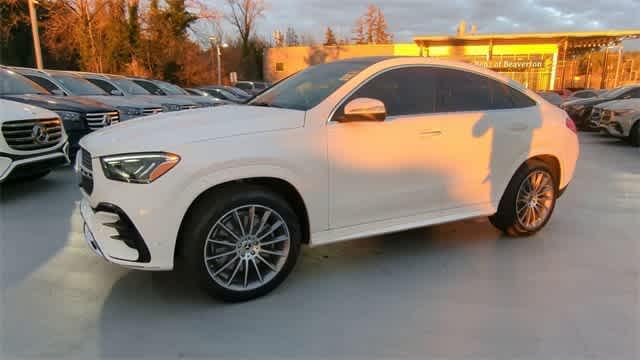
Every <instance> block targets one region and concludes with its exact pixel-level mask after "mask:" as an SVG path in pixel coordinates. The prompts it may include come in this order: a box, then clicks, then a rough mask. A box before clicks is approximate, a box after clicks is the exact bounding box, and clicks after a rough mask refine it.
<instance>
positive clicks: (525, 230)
mask: <svg viewBox="0 0 640 360" xmlns="http://www.w3.org/2000/svg"><path fill="white" fill-rule="evenodd" d="M534 172H544V173H546V174H548V175H549V178H550V181H551V184H550V185H551V188H552V189H553V193H552V195H551V196H550V199H549V201H550V206H549V211H548V213H547V215H546V218H544V220H543V221H542V222H541V223H540V224H538V225H537V226H534V227H527V226H525V225H523V223H522V221H520V220H519V219H518V214H517V208H516V206H517V198H518V193H519V191H520V189H521V186H523V183H524V182H525V180H527V179H528V177H529V175H530V174H533V173H534ZM558 193H559V192H558V179H557V178H556V177H555V176H554V174H553V172H552V171H551V169H550V168H549V166H548V165H547V164H545V163H544V162H542V161H538V160H529V161H527V162H526V163H525V164H523V165H522V166H521V167H520V168H519V169H518V171H517V172H516V174H515V175H514V176H513V178H512V179H511V181H510V182H509V185H508V186H507V189H506V191H505V193H504V195H503V196H502V199H501V200H500V204H499V205H498V212H497V213H495V214H494V215H492V216H490V217H489V220H490V221H491V223H492V224H493V225H494V226H495V227H496V228H498V229H499V230H501V231H503V232H504V233H506V234H508V235H510V236H528V235H533V234H535V233H537V232H538V231H540V230H541V229H542V228H543V227H544V226H545V225H546V224H547V222H548V221H549V219H550V218H551V215H552V214H553V210H554V209H555V205H556V200H557V198H558Z"/></svg>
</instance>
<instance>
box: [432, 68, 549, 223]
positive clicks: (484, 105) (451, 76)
mask: <svg viewBox="0 0 640 360" xmlns="http://www.w3.org/2000/svg"><path fill="white" fill-rule="evenodd" d="M535 105H536V103H535V102H534V101H533V100H531V99H529V98H528V97H527V96H526V95H524V94H522V93H520V92H519V91H517V90H515V89H514V88H512V87H510V86H509V85H507V84H504V83H502V82H498V81H496V80H494V79H491V78H489V77H486V76H484V75H481V74H477V73H472V72H467V71H463V70H457V69H442V70H440V72H439V74H438V92H437V102H436V110H437V111H438V112H439V113H441V115H442V132H443V137H444V141H445V143H446V147H445V148H444V149H443V151H442V156H443V159H444V163H445V164H446V168H445V172H446V174H447V177H446V179H447V182H446V184H445V188H446V190H445V191H444V193H443V196H444V199H443V207H444V208H458V207H469V208H473V209H475V210H480V211H484V210H487V211H488V210H489V209H490V206H489V205H490V204H491V203H492V202H494V201H496V199H499V198H500V196H501V194H498V192H499V191H500V189H499V186H498V185H501V184H502V183H503V181H504V180H505V178H507V177H510V176H511V174H510V173H509V172H510V171H511V167H512V165H513V163H514V161H516V159H517V158H518V157H519V156H520V155H521V154H522V153H524V152H527V151H528V150H529V147H530V144H531V137H532V131H533V130H534V129H535V128H536V127H539V126H540V114H539V112H536V111H535V109H534V108H532V107H534V106H535Z"/></svg>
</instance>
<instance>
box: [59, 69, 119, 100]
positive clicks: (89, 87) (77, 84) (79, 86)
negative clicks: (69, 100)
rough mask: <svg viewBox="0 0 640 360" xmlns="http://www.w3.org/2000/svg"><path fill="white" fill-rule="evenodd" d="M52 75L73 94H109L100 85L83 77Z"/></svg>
mask: <svg viewBox="0 0 640 360" xmlns="http://www.w3.org/2000/svg"><path fill="white" fill-rule="evenodd" d="M52 77H53V78H54V79H56V80H58V81H59V82H60V83H61V84H62V85H63V86H64V87H66V88H67V89H69V91H71V94H72V95H107V93H106V92H104V91H103V90H102V89H100V88H99V87H97V86H95V85H93V84H92V83H90V82H89V81H87V80H85V79H81V78H77V77H75V76H71V75H59V74H56V75H52Z"/></svg>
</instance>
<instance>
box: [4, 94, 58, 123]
mask: <svg viewBox="0 0 640 360" xmlns="http://www.w3.org/2000/svg"><path fill="white" fill-rule="evenodd" d="M55 117H58V115H56V113H54V112H52V111H50V110H47V109H43V108H41V107H38V106H33V105H28V104H25V103H20V102H15V101H10V100H5V99H0V123H2V122H4V121H10V120H27V119H46V118H55Z"/></svg>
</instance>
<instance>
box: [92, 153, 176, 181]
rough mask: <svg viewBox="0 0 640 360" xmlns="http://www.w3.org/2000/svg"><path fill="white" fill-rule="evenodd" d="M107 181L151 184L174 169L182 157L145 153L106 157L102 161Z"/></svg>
mask: <svg viewBox="0 0 640 360" xmlns="http://www.w3.org/2000/svg"><path fill="white" fill-rule="evenodd" d="M100 160H101V161H100V162H101V163H102V170H103V171H104V175H105V177H106V178H107V179H111V180H115V181H122V182H128V183H135V184H150V183H152V182H154V181H155V180H156V179H157V178H159V177H161V176H162V175H164V174H166V173H167V172H168V171H169V170H171V169H173V167H175V166H176V165H177V164H178V162H180V156H178V155H176V154H171V153H143V154H126V155H112V156H104V157H102V158H101V159H100Z"/></svg>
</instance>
